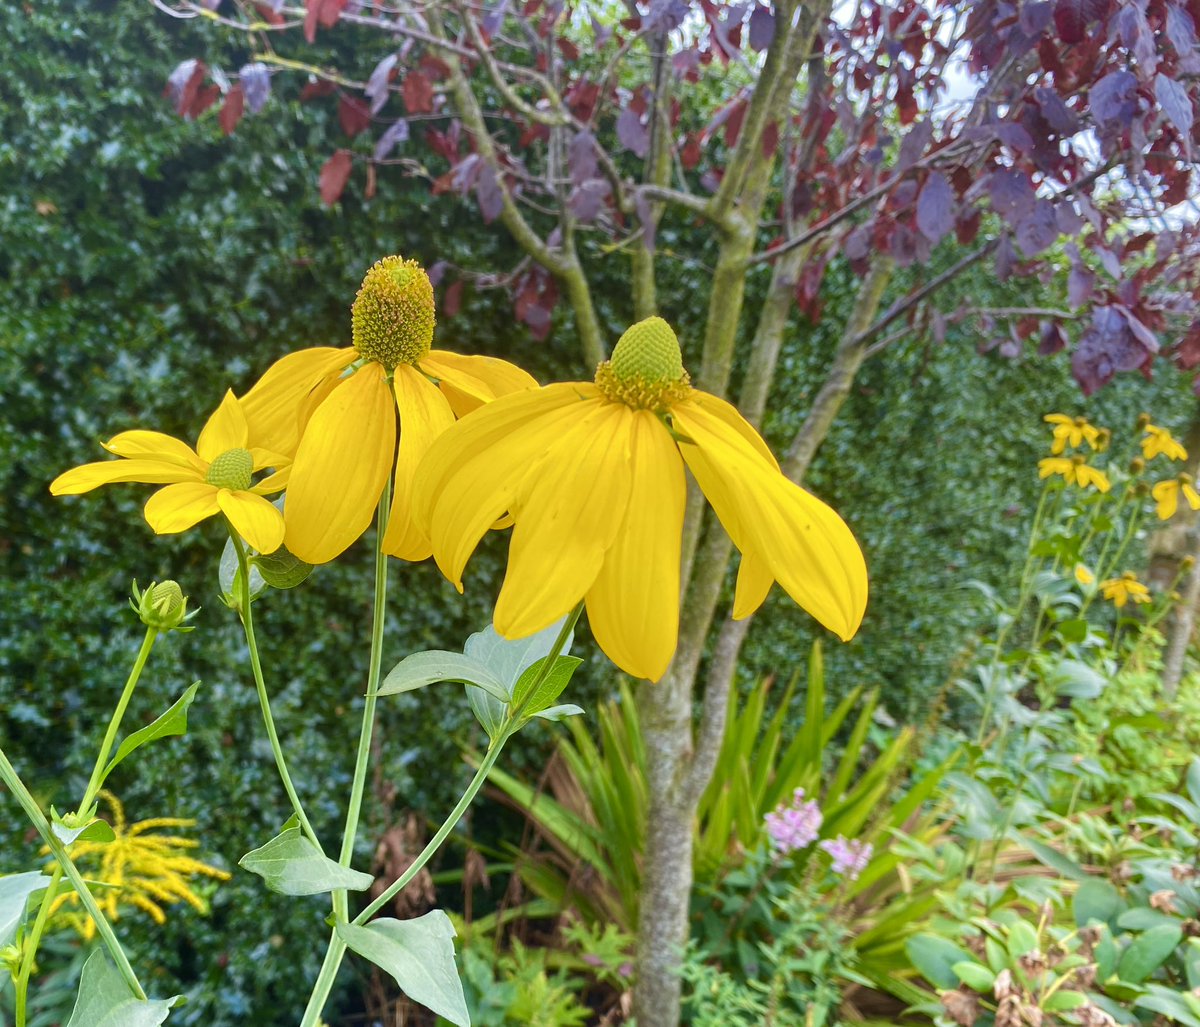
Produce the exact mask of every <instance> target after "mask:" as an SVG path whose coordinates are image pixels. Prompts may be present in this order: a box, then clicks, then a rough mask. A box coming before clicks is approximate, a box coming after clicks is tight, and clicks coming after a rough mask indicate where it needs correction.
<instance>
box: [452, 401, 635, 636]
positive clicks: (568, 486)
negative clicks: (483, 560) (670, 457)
mask: <svg viewBox="0 0 1200 1027" xmlns="http://www.w3.org/2000/svg"><path fill="white" fill-rule="evenodd" d="M589 407H590V409H588V410H587V411H586V412H585V413H584V414H583V416H582V417H578V418H575V419H573V423H572V424H571V425H570V427H569V428H567V429H566V430H565V431H563V432H561V433H560V435H559V437H558V440H557V441H556V442H555V443H554V445H553V446H552V447H551V448H549V449H548V450H546V453H545V455H544V456H543V457H542V458H541V460H539V461H538V462H537V463H535V464H533V465H531V466H530V467H529V468H528V470H527V471H526V472H525V474H524V476H523V477H522V479H521V483H520V485H518V487H517V491H516V495H515V496H514V497H513V506H512V513H513V519H514V520H515V521H516V524H515V525H514V527H513V533H512V541H511V542H510V544H509V548H508V570H507V572H506V573H505V575H504V584H503V586H501V589H500V595H499V597H498V598H497V599H496V609H495V612H494V613H493V616H492V622H493V624H494V625H495V628H496V630H497V631H498V632H499V633H500V634H501V635H503V636H504V637H505V638H524V637H526V636H527V635H532V634H533V633H534V632H536V631H541V630H542V628H545V627H548V626H549V625H550V624H553V623H554V621H556V620H557V619H558V618H559V617H562V616H563V615H565V614H566V613H568V612H569V611H570V609H571V607H573V606H574V605H575V604H576V603H578V602H579V600H580V599H582V598H583V597H584V595H585V594H586V593H587V591H588V590H589V589H590V588H591V587H592V584H593V582H595V580H596V577H597V576H598V575H599V573H600V567H601V565H602V564H603V562H604V554H605V553H606V552H607V550H608V549H609V547H610V546H611V545H612V543H613V539H614V537H615V536H616V533H617V530H618V529H619V528H620V526H621V523H622V521H623V520H624V519H625V512H626V510H627V509H628V506H629V493H630V489H631V473H630V471H631V467H630V453H629V447H630V444H631V441H632V434H633V424H634V420H635V413H636V411H634V410H633V409H631V408H630V407H627V406H625V405H624V404H622V403H598V404H596V405H594V406H592V405H591V404H589ZM463 423H466V422H465V421H464V422H463Z"/></svg>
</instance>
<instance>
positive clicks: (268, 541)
mask: <svg viewBox="0 0 1200 1027" xmlns="http://www.w3.org/2000/svg"><path fill="white" fill-rule="evenodd" d="M217 503H218V504H220V507H221V512H222V513H223V514H225V516H226V517H228V518H229V521H230V523H231V524H232V525H233V527H234V529H235V530H236V531H237V533H238V534H239V535H241V536H242V538H244V539H245V540H246V541H247V542H249V543H250V545H252V546H253V547H254V548H255V549H257V550H258V551H259V552H260V553H273V552H275V550H276V549H278V548H279V547H280V546H281V545H283V531H284V528H283V514H281V513H280V512H279V511H278V510H277V509H276V508H275V507H274V506H273V505H272V504H271V503H270V502H268V501H267V500H265V499H263V497H262V496H256V495H254V494H253V493H251V492H234V491H232V490H231V489H221V490H219V491H218V492H217Z"/></svg>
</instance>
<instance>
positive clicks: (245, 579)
mask: <svg viewBox="0 0 1200 1027" xmlns="http://www.w3.org/2000/svg"><path fill="white" fill-rule="evenodd" d="M226 523H227V525H228V527H229V538H230V540H231V541H232V542H233V548H234V551H235V552H236V553H237V561H238V573H239V575H240V576H241V579H242V580H241V589H240V593H241V594H240V596H239V597H238V614H239V615H240V617H241V621H242V629H243V631H244V632H245V634H246V648H247V650H249V652H250V669H251V670H252V671H253V673H254V687H255V689H256V690H257V692H258V705H259V708H260V709H261V710H262V717H263V724H264V725H266V728H267V738H268V739H269V740H270V742H271V752H272V753H273V754H274V755H275V767H276V769H277V770H278V771H279V777H280V779H281V780H282V781H283V789H284V791H285V792H287V797H288V799H289V800H290V801H291V804H292V810H293V811H294V812H295V814H296V818H297V819H298V820H299V821H300V827H301V828H302V829H303V831H304V833H305V834H306V835H308V838H309V840H310V841H311V842H312V843H313V844H314V845H315V846H316V847H317V851H318V852H321V853H322V854H323V853H324V849H322V848H321V840H320V839H319V838H318V837H317V832H316V831H314V830H313V827H312V824H310V823H309V822H308V816H307V815H306V814H305V812H304V807H303V806H302V805H301V804H300V796H299V795H298V794H297V793H296V786H295V785H294V784H292V775H291V774H290V773H289V772H288V767H287V760H286V759H284V756H283V748H282V747H281V746H280V744H279V733H278V732H277V731H276V730H275V718H274V717H272V716H271V700H270V699H269V698H268V696H267V685H266V682H265V681H264V680H263V672H262V661H261V660H259V658H258V643H257V642H256V641H255V638H254V614H253V612H252V611H251V608H250V607H251V602H250V561H249V559H247V557H246V547H245V546H244V545H243V544H242V540H241V538H240V537H239V536H238V533H237V532H236V531H235V530H234V527H233V525H232V524H229V523H228V521H227V522H226Z"/></svg>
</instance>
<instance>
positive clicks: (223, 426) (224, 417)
mask: <svg viewBox="0 0 1200 1027" xmlns="http://www.w3.org/2000/svg"><path fill="white" fill-rule="evenodd" d="M248 436H249V430H248V429H247V427H246V415H245V414H243V413H242V408H241V405H240V404H239V403H238V401H237V397H236V396H235V395H234V394H233V390H232V389H227V390H226V391H225V398H224V399H222V400H221V405H220V406H219V407H217V409H216V410H214V411H213V413H212V416H211V417H210V418H209V419H208V423H207V424H205V426H204V429H203V431H201V432H200V438H199V439H197V440H196V452H197V453H199V454H200V459H201V460H203V461H205V462H206V463H212V462H213V460H215V459H216V458H217V457H219V456H220V455H221V454H222V453H225V452H227V451H229V450H231V449H245V448H246V444H247V438H248Z"/></svg>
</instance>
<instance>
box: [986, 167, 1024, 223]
mask: <svg viewBox="0 0 1200 1027" xmlns="http://www.w3.org/2000/svg"><path fill="white" fill-rule="evenodd" d="M988 196H989V197H990V198H991V201H992V210H994V211H995V212H996V213H997V214H999V215H1000V216H1001V217H1002V218H1004V220H1005V221H1008V222H1009V223H1010V224H1014V223H1016V222H1018V221H1020V220H1021V219H1022V218H1024V217H1025V216H1026V215H1027V214H1028V213H1029V211H1030V210H1032V209H1033V201H1034V199H1035V195H1034V191H1033V185H1032V184H1031V183H1030V181H1029V176H1028V175H1027V174H1026V173H1025V172H1024V171H1018V170H1016V169H1015V168H1002V169H1001V170H999V171H993V172H992V174H991V177H990V178H989V179H988Z"/></svg>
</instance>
